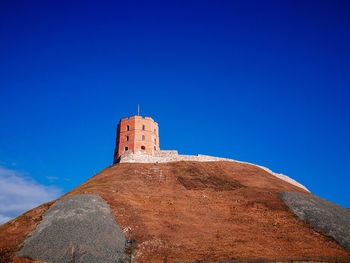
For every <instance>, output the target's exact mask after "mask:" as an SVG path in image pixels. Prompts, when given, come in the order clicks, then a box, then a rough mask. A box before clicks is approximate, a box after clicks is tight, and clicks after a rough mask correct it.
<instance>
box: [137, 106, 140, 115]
mask: <svg viewBox="0 0 350 263" xmlns="http://www.w3.org/2000/svg"><path fill="white" fill-rule="evenodd" d="M137 116H140V104H137Z"/></svg>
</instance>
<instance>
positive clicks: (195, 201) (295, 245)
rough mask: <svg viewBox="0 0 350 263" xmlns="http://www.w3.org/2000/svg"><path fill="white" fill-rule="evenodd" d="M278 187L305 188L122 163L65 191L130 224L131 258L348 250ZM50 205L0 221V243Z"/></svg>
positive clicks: (240, 167) (239, 167) (233, 170)
mask: <svg viewBox="0 0 350 263" xmlns="http://www.w3.org/2000/svg"><path fill="white" fill-rule="evenodd" d="M281 191H295V192H301V193H305V192H306V191H305V190H303V189H301V188H298V187H296V186H294V185H291V184H289V183H287V182H285V181H282V180H280V179H278V178H276V177H274V176H272V175H270V174H269V173H267V172H265V171H264V170H262V169H260V168H258V167H256V166H253V165H249V164H241V163H232V162H208V163H200V162H176V163H162V164H128V163H123V164H117V165H113V166H110V167H108V168H106V169H104V170H103V171H101V172H100V173H98V174H97V175H95V176H94V177H92V178H91V179H89V180H88V181H86V182H85V183H83V184H82V185H80V186H78V187H77V188H75V189H74V190H72V191H71V192H69V193H68V194H66V195H65V196H69V195H74V194H79V193H89V194H97V195H99V196H101V197H102V198H104V199H105V200H106V201H107V202H108V203H109V205H110V206H111V209H112V213H113V216H114V217H115V219H116V221H117V222H118V224H119V225H120V226H121V227H122V228H125V227H127V226H129V227H131V228H132V230H133V234H134V239H136V241H137V245H136V250H135V251H136V262H164V260H165V259H166V262H175V261H194V260H196V259H199V260H207V261H215V260H220V259H232V258H236V257H254V258H257V257H260V258H273V257H301V256H312V255H317V256H349V255H350V252H346V251H345V250H344V249H342V248H341V247H340V246H339V245H338V244H337V243H336V242H335V241H334V240H333V239H331V238H329V237H326V236H325V235H324V234H323V233H320V232H317V231H314V230H313V229H312V228H311V227H309V226H308V225H306V224H305V223H304V222H302V221H300V220H298V219H297V218H296V216H294V215H293V214H292V213H291V212H290V211H289V210H288V208H287V207H286V205H284V203H283V202H282V201H281V200H280V199H279V198H278V197H277V194H278V192H281ZM50 204H51V203H49V204H45V205H43V206H40V207H38V208H36V209H33V210H31V211H29V212H27V213H26V214H24V215H22V216H20V217H18V218H17V219H14V220H12V221H10V222H9V223H7V224H5V225H3V226H1V227H0V247H1V246H7V247H10V246H12V247H16V246H18V244H20V243H21V242H22V241H23V240H24V238H25V236H26V235H27V234H28V233H30V232H31V231H32V230H33V229H34V228H35V227H36V225H37V221H38V219H39V218H40V215H41V214H42V213H43V212H44V211H45V210H46V209H47V208H48V207H49V205H50ZM14 221H15V222H14ZM12 233H15V235H16V236H12Z"/></svg>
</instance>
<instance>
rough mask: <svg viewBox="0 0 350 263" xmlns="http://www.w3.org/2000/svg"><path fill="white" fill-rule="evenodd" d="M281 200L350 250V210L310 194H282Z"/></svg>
mask: <svg viewBox="0 0 350 263" xmlns="http://www.w3.org/2000/svg"><path fill="white" fill-rule="evenodd" d="M279 198H281V199H282V200H283V201H284V202H285V204H286V205H287V206H288V207H289V208H290V210H292V212H293V213H294V214H296V215H297V216H298V217H299V219H301V220H303V221H305V222H306V223H308V224H310V225H311V226H313V227H314V228H315V229H317V230H323V231H324V232H325V233H326V234H327V235H328V236H330V237H333V238H334V239H335V240H336V241H337V242H338V243H339V244H340V245H341V246H342V247H344V248H345V249H346V250H350V212H349V210H348V209H346V208H344V207H342V206H340V205H337V204H336V203H333V202H330V201H327V200H325V199H323V198H321V197H318V196H314V195H308V194H301V193H294V192H281V193H279Z"/></svg>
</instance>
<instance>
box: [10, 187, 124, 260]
mask: <svg viewBox="0 0 350 263" xmlns="http://www.w3.org/2000/svg"><path fill="white" fill-rule="evenodd" d="M124 246H125V237H124V234H123V232H122V230H121V229H120V228H119V226H118V225H117V223H116V222H115V220H114V218H113V216H112V215H111V211H110V208H109V205H108V204H107V203H106V202H105V201H104V200H103V199H102V198H101V197H99V196H96V195H89V194H85V195H74V196H71V197H67V198H64V199H61V200H59V201H57V202H56V203H55V204H53V205H52V206H51V207H50V208H49V209H48V210H47V211H46V212H45V214H44V216H43V219H42V221H41V223H40V224H39V226H38V227H37V228H36V230H35V231H33V232H32V233H31V234H30V235H29V237H28V238H27V239H26V240H25V241H24V243H23V248H22V249H21V250H20V251H19V252H18V253H17V254H16V256H17V257H29V258H31V259H35V260H40V261H43V262H50V263H56V262H57V263H59V262H84V263H90V262H91V263H94V262H106V263H109V262H110V263H112V262H113V263H115V262H127V257H126V255H125V254H124Z"/></svg>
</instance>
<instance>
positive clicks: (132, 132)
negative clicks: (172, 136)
mask: <svg viewBox="0 0 350 263" xmlns="http://www.w3.org/2000/svg"><path fill="white" fill-rule="evenodd" d="M157 150H159V136H158V124H157V123H156V122H155V121H154V120H153V119H152V118H150V117H142V116H131V117H129V118H123V119H121V120H120V122H119V124H118V127H117V140H116V147H115V152H114V163H116V162H117V161H118V159H119V158H120V156H121V155H122V154H123V153H124V152H132V153H137V152H142V153H145V154H149V155H153V152H154V151H157Z"/></svg>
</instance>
